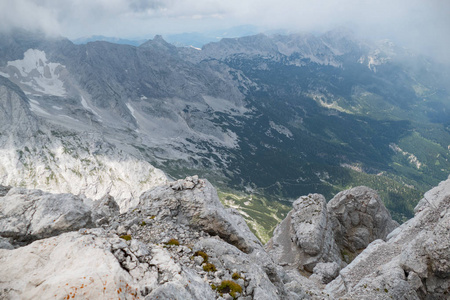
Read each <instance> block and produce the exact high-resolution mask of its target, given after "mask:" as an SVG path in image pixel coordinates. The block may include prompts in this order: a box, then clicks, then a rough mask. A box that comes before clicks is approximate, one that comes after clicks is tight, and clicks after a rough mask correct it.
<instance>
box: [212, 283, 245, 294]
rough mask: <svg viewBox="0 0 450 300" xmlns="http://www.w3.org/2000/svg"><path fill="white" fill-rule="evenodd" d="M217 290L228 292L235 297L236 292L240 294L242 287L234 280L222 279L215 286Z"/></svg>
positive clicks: (222, 292) (223, 292)
mask: <svg viewBox="0 0 450 300" xmlns="http://www.w3.org/2000/svg"><path fill="white" fill-rule="evenodd" d="M217 291H218V292H219V293H221V294H230V296H232V297H233V298H236V293H239V294H242V287H241V286H240V285H239V284H237V283H236V282H234V281H231V280H224V281H222V283H221V284H220V285H219V286H218V287H217Z"/></svg>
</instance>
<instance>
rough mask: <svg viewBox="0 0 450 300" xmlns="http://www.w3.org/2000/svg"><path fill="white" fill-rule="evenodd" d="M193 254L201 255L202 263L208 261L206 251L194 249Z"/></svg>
mask: <svg viewBox="0 0 450 300" xmlns="http://www.w3.org/2000/svg"><path fill="white" fill-rule="evenodd" d="M194 256H201V257H202V258H203V262H202V264H203V263H207V262H208V254H206V253H205V252H203V251H196V252H195V253H194Z"/></svg>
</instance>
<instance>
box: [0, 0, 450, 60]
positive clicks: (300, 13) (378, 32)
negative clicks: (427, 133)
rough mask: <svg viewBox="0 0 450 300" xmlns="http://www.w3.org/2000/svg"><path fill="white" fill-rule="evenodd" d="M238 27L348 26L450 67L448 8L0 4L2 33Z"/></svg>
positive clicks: (152, 0) (237, 1) (418, 0)
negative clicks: (12, 30)
mask: <svg viewBox="0 0 450 300" xmlns="http://www.w3.org/2000/svg"><path fill="white" fill-rule="evenodd" d="M238 25H255V26H258V28H260V29H261V31H266V30H273V29H286V30H289V31H291V32H297V31H300V32H305V31H306V32H308V31H313V32H316V33H320V32H324V31H327V30H330V29H333V28H335V27H337V26H346V27H349V28H351V29H353V30H354V31H356V32H357V33H360V34H362V35H363V36H365V37H367V38H371V37H373V38H377V39H381V38H389V39H392V40H394V41H396V42H397V43H399V44H401V45H404V46H407V47H410V48H413V49H416V50H420V51H426V52H427V53H428V54H431V55H435V56H439V57H441V58H444V59H446V60H447V61H449V62H450V51H449V50H448V49H449V48H450V1H449V0H372V1H369V0H0V30H7V29H9V28H11V27H22V28H25V29H36V28H39V29H43V30H44V31H46V32H48V33H53V34H60V35H63V36H65V37H68V38H71V39H74V38H79V37H86V36H91V35H105V36H112V37H121V38H151V37H153V35H155V34H162V35H167V34H174V33H183V32H202V31H210V30H215V29H226V28H230V27H233V26H238Z"/></svg>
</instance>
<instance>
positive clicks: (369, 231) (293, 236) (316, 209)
mask: <svg viewBox="0 0 450 300" xmlns="http://www.w3.org/2000/svg"><path fill="white" fill-rule="evenodd" d="M396 226H397V224H396V222H395V221H392V219H391V216H390V214H389V212H388V211H387V209H386V208H385V207H384V205H383V203H382V202H381V200H380V198H379V197H378V195H377V194H376V192H375V191H373V190H371V189H369V188H367V187H357V188H354V189H350V190H347V191H343V192H341V193H339V194H337V195H336V196H335V197H334V198H333V199H332V200H331V201H330V202H329V203H328V204H327V203H326V201H325V198H324V197H323V196H322V195H319V194H310V195H308V196H303V197H300V198H299V199H298V200H296V201H295V202H294V203H293V209H292V211H291V212H289V214H288V215H287V217H286V219H285V220H283V221H282V222H281V224H280V225H279V226H277V228H276V229H275V231H274V234H273V238H272V239H271V240H270V241H269V242H268V243H267V245H266V249H267V250H268V252H269V253H270V254H271V255H272V257H273V258H274V259H275V261H276V262H277V263H279V264H280V265H282V266H285V268H292V267H295V268H300V269H303V270H306V271H308V272H313V269H314V267H315V266H316V264H318V263H336V264H337V265H338V266H339V268H342V267H344V266H345V265H346V262H350V261H351V260H352V259H353V258H354V257H355V256H356V255H357V252H358V251H360V250H362V249H364V248H365V247H366V246H367V245H368V244H369V243H370V242H372V241H373V240H375V239H385V238H386V236H387V234H388V233H389V232H390V231H392V229H394V228H395V227H396ZM343 259H344V260H345V261H346V262H345V261H343ZM334 273H335V272H331V274H333V276H334V277H335V276H337V275H334ZM316 275H317V276H316V277H317V278H316V279H318V280H319V281H322V278H323V277H321V275H318V274H316ZM333 276H331V277H329V276H326V279H324V280H325V281H330V280H332V279H333V278H334V277H333Z"/></svg>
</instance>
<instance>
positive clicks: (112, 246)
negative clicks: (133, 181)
mask: <svg viewBox="0 0 450 300" xmlns="http://www.w3.org/2000/svg"><path fill="white" fill-rule="evenodd" d="M0 191H4V192H2V194H0V298H1V299H50V298H52V299H53V298H55V299H72V298H74V299H98V298H105V299H110V298H116V297H119V298H120V299H245V300H249V299H268V300H269V299H329V300H331V299H371V298H373V299H386V298H393V299H445V297H446V296H448V292H449V288H450V287H449V282H450V280H449V279H450V264H449V261H450V257H449V256H450V254H449V253H450V252H449V251H448V250H449V249H450V244H449V243H450V240H449V238H448V237H449V232H450V214H449V210H450V209H449V207H450V179H449V180H447V181H446V182H443V183H441V184H440V185H439V186H438V187H437V188H435V189H433V190H431V191H430V192H428V193H427V194H426V195H425V197H424V199H423V200H422V201H421V202H420V203H419V205H418V206H417V208H416V211H417V213H416V216H415V218H413V219H412V220H410V221H408V222H406V223H405V224H403V225H402V226H400V227H398V228H396V229H395V230H394V231H392V232H391V233H389V234H388V231H389V230H390V228H391V227H394V226H395V223H393V222H392V221H391V219H390V218H389V214H388V212H387V211H386V210H385V208H384V207H383V205H382V203H381V202H380V201H379V198H378V196H377V195H376V193H374V192H373V191H372V190H370V189H368V188H363V187H358V188H355V189H352V190H349V191H345V192H343V193H339V194H338V195H336V197H335V198H334V199H333V200H332V201H330V203H328V205H327V204H326V202H325V199H324V197H323V196H321V195H318V194H311V195H309V196H304V197H300V198H299V199H298V200H297V201H296V202H295V203H294V208H293V210H292V211H291V212H290V213H289V214H288V216H287V217H286V219H285V220H283V222H282V223H281V224H280V225H279V227H278V228H277V229H276V231H275V234H274V238H273V239H272V240H271V243H269V244H268V245H267V248H268V249H269V251H268V252H266V251H265V250H264V248H263V245H262V244H261V243H260V242H259V241H258V240H257V239H256V237H255V236H254V235H253V234H252V233H251V231H250V230H249V228H248V227H247V225H246V224H245V222H244V220H243V218H242V217H241V216H240V215H239V214H238V213H237V212H236V211H235V210H233V209H225V208H224V207H223V206H222V204H221V203H220V201H219V199H218V197H217V194H216V192H215V190H214V188H213V187H212V186H211V184H210V183H209V182H208V181H207V180H204V179H198V177H197V176H193V177H188V178H186V179H184V180H178V181H175V182H171V183H168V184H165V185H162V186H159V187H156V188H153V189H151V190H149V191H147V192H145V193H143V194H142V195H141V197H140V201H139V204H138V205H137V206H135V207H134V208H132V209H130V210H129V211H128V212H126V213H122V214H120V213H119V206H118V205H117V203H116V202H115V200H114V198H112V197H110V196H106V197H104V198H102V199H101V200H97V201H92V200H90V199H88V198H85V197H84V196H73V195H70V194H48V193H44V192H42V191H39V190H25V189H21V188H9V187H8V188H4V187H1V188H0ZM358 220H359V221H358ZM87 227H92V228H87ZM360 228H363V229H364V230H361V229H360ZM362 231H365V232H367V236H368V238H366V235H363V237H364V238H362V235H358V234H359V232H362ZM338 234H340V235H339V239H337V238H336V236H338ZM386 235H387V237H386ZM383 238H384V239H385V240H386V241H383ZM36 239H37V240H36ZM371 239H375V240H374V241H372V242H371V241H370V240H371ZM367 240H368V242H367V243H369V244H368V246H367V248H366V249H364V250H363V249H361V248H362V247H364V244H363V243H365V242H366V241H367ZM32 241H33V242H32ZM343 249H346V251H352V250H354V251H355V254H357V253H359V252H361V253H360V254H359V255H358V256H356V258H355V259H354V260H353V261H352V262H351V263H350V264H349V265H347V266H345V265H346V262H345V260H344V257H343V256H344V255H342V251H343ZM344 266H345V267H344ZM343 267H344V268H343ZM308 273H309V274H308ZM304 275H310V276H304ZM308 277H309V278H308Z"/></svg>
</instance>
